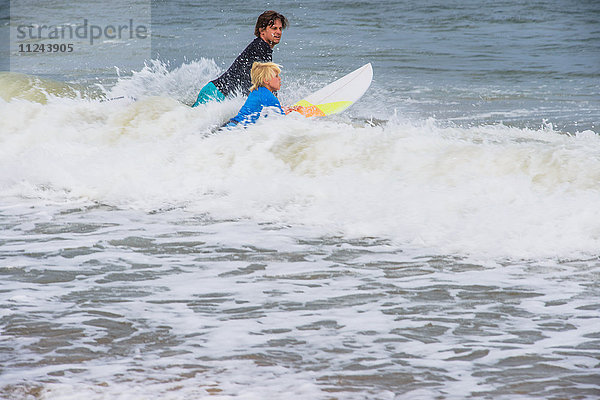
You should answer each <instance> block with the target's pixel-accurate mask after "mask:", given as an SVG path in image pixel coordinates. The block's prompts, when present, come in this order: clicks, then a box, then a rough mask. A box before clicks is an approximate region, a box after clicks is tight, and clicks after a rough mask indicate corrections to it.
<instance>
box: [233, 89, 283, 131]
mask: <svg viewBox="0 0 600 400" xmlns="http://www.w3.org/2000/svg"><path fill="white" fill-rule="evenodd" d="M265 107H273V108H274V109H275V110H276V111H277V112H279V113H281V114H282V115H285V112H284V111H283V108H281V103H279V100H278V99H277V97H275V95H274V94H273V93H272V92H271V91H270V90H269V89H267V88H266V87H264V86H261V87H259V88H258V89H255V90H253V91H251V92H250V94H249V95H248V98H247V99H246V102H245V103H244V105H243V106H242V108H241V109H240V112H239V113H238V115H236V116H235V117H233V118H231V120H229V123H228V124H227V125H225V126H236V125H237V124H242V125H244V126H245V125H248V124H253V123H255V122H256V120H257V119H258V117H260V113H261V111H262V110H263V108H265Z"/></svg>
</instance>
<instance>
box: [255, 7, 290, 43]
mask: <svg viewBox="0 0 600 400" xmlns="http://www.w3.org/2000/svg"><path fill="white" fill-rule="evenodd" d="M275 20H280V21H281V29H285V28H286V27H287V26H288V20H287V18H286V17H284V16H283V15H281V14H279V13H278V12H277V11H273V10H269V11H265V12H264V13H262V14H260V15H259V16H258V19H257V20H256V26H255V27H254V36H256V37H260V29H263V28H266V27H267V26H273V24H274V23H275Z"/></svg>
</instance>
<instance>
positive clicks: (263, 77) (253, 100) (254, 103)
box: [225, 62, 302, 127]
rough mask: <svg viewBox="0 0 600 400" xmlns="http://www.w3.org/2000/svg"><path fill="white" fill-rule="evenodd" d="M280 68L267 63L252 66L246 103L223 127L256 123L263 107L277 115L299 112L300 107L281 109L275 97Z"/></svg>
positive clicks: (256, 63)
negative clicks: (250, 85)
mask: <svg viewBox="0 0 600 400" xmlns="http://www.w3.org/2000/svg"><path fill="white" fill-rule="evenodd" d="M280 73H281V68H280V67H279V65H277V64H275V63H272V62H267V63H260V62H255V63H254V64H252V69H251V71H250V76H251V80H252V87H250V94H249V95H248V98H247V99H246V102H245V103H244V105H243V106H242V108H241V109H240V112H239V113H238V115H236V116H235V117H233V118H231V119H230V120H229V122H228V123H227V124H226V125H225V127H232V126H236V125H238V124H242V125H244V126H245V125H248V124H253V123H255V122H256V120H257V119H258V117H260V114H261V112H262V110H263V108H265V107H272V109H273V110H274V111H275V112H276V113H279V114H282V115H285V114H289V113H290V112H291V111H299V110H300V109H301V108H302V107H299V106H293V107H285V109H284V108H283V107H281V103H279V99H277V97H276V96H275V94H274V93H275V92H277V91H278V90H279V89H280V88H281V77H280V76H279V74H280Z"/></svg>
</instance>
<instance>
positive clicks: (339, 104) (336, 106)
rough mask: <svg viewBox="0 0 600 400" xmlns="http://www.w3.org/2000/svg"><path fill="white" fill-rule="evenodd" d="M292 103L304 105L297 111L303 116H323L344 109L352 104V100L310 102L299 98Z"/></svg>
mask: <svg viewBox="0 0 600 400" xmlns="http://www.w3.org/2000/svg"><path fill="white" fill-rule="evenodd" d="M294 105H296V106H302V107H304V109H302V110H299V111H298V112H299V113H300V114H302V115H304V116H305V117H323V116H325V115H330V114H335V113H338V112H340V111H343V110H345V109H346V108H348V107H350V106H351V105H352V102H351V101H334V102H333V103H323V104H311V103H309V102H308V101H306V100H300V101H299V102H297V103H296V104H294Z"/></svg>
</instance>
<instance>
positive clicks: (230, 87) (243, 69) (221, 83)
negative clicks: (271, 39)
mask: <svg viewBox="0 0 600 400" xmlns="http://www.w3.org/2000/svg"><path fill="white" fill-rule="evenodd" d="M272 60H273V49H272V48H271V46H269V44H268V43H267V42H265V41H264V40H262V39H261V38H258V37H257V38H256V39H254V40H253V41H252V43H250V44H249V45H248V47H246V48H245V49H244V51H242V53H241V54H240V55H239V56H238V57H237V58H236V59H235V61H234V62H233V64H231V67H229V69H228V70H227V71H226V72H225V73H224V74H223V75H221V76H220V77H218V78H217V79H215V80H214V81H212V83H213V84H214V85H215V86H216V87H217V89H219V91H220V92H221V93H223V94H224V95H225V96H228V95H230V94H232V93H233V94H235V93H238V92H239V93H242V94H243V95H247V94H248V93H249V92H250V86H252V82H251V80H250V69H251V68H252V64H253V63H254V62H255V61H259V62H270V61H272Z"/></svg>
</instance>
